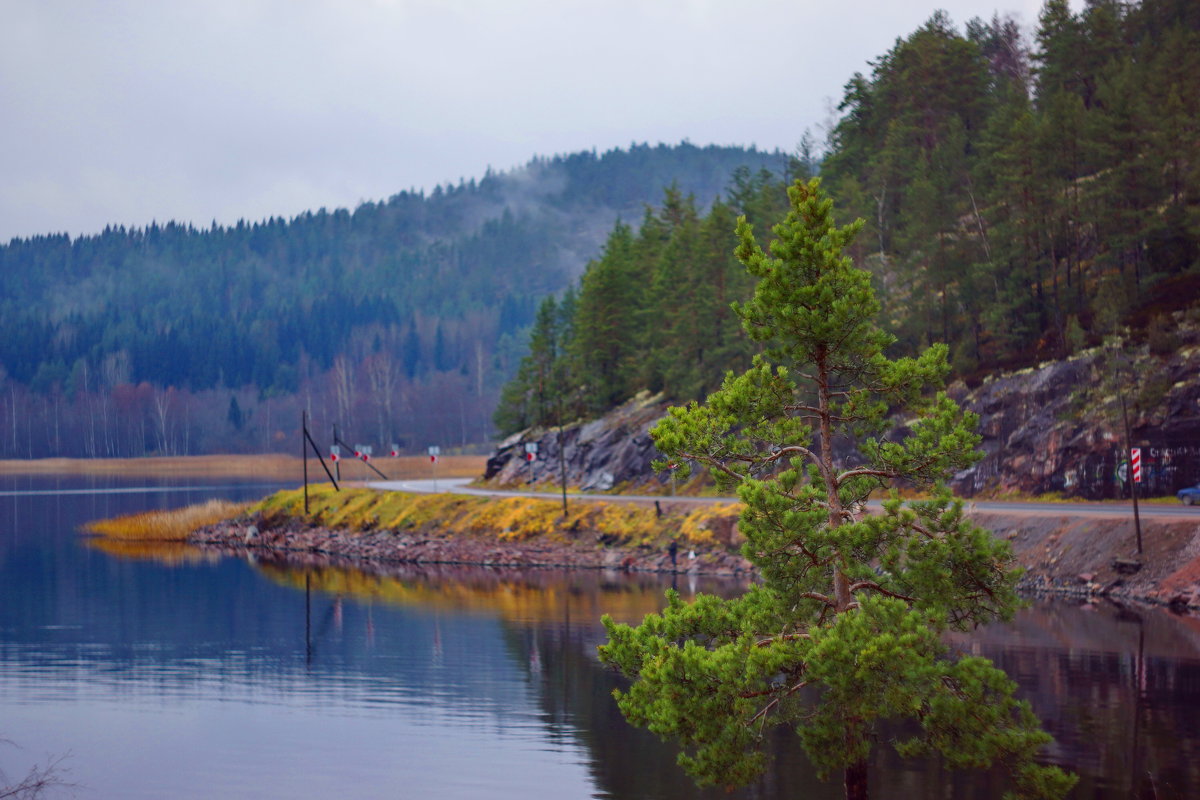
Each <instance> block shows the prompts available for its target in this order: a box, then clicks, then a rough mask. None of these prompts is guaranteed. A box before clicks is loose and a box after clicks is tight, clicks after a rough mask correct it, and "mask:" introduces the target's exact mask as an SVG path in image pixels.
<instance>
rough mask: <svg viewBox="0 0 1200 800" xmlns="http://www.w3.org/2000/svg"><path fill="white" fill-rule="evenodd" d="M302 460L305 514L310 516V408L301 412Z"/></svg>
mask: <svg viewBox="0 0 1200 800" xmlns="http://www.w3.org/2000/svg"><path fill="white" fill-rule="evenodd" d="M300 432H301V436H300V460H301V461H303V462H304V516H306V517H307V516H308V410H307V409H305V410H303V411H301V412H300Z"/></svg>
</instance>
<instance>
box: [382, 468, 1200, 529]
mask: <svg viewBox="0 0 1200 800" xmlns="http://www.w3.org/2000/svg"><path fill="white" fill-rule="evenodd" d="M470 483H471V479H470V478H449V479H443V480H436V481H435V480H408V481H371V482H370V483H368V484H367V485H368V486H370V487H372V488H374V489H387V490H390V491H394V492H413V493H417V494H429V493H438V492H452V493H455V494H470V495H477V496H480V497H541V498H545V499H547V500H554V499H557V498H559V497H561V496H562V495H561V494H560V493H558V492H544V491H537V492H534V491H513V490H500V489H478V488H474V487H471V486H469V485H468V484H470ZM567 499H568V500H624V501H642V502H654V501H655V500H658V501H660V502H665V501H670V502H672V503H689V504H690V503H713V502H733V501H735V500H737V498H736V497H682V496H681V497H670V496H667V495H632V494H620V495H618V494H583V493H580V492H567ZM870 505H872V506H875V507H878V506H879V503H878V501H872V502H871V503H870ZM1138 505H1139V508H1138V511H1139V514H1140V515H1141V516H1142V517H1143V518H1146V519H1180V518H1184V519H1194V520H1197V521H1198V522H1200V506H1184V505H1162V504H1160V503H1139V504H1138ZM967 510H968V512H976V513H977V512H995V513H1018V514H1020V513H1024V514H1040V515H1043V516H1047V515H1048V516H1057V515H1061V516H1064V517H1122V516H1130V517H1132V516H1133V505H1132V504H1131V503H1128V502H1124V503H1032V502H993V501H980V502H972V501H967Z"/></svg>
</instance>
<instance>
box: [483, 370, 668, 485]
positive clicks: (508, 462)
mask: <svg viewBox="0 0 1200 800" xmlns="http://www.w3.org/2000/svg"><path fill="white" fill-rule="evenodd" d="M667 405H668V404H667V403H665V402H663V401H662V399H661V398H659V397H651V396H650V395H649V394H647V393H643V394H640V395H638V396H637V397H635V398H634V399H632V400H630V401H629V402H627V403H625V404H624V405H622V406H620V407H619V408H617V409H615V410H613V411H611V412H609V413H608V414H606V415H604V416H603V417H601V418H599V419H595V420H591V421H590V422H582V423H575V424H571V425H567V426H565V427H564V429H563V431H562V433H561V441H562V453H563V459H562V462H561V463H560V459H559V441H560V438H559V436H560V434H559V431H558V429H557V428H554V429H551V430H533V431H523V432H521V433H518V434H514V435H513V436H510V437H509V438H508V439H505V440H504V441H503V442H501V443H500V446H499V447H498V448H497V449H496V452H495V453H493V454H492V456H491V458H489V459H488V462H487V471H486V472H485V473H484V478H485V479H487V480H490V481H493V482H495V483H496V484H499V485H501V486H516V485H530V484H532V485H538V484H550V485H555V486H557V485H559V484H560V482H561V480H562V467H563V466H564V465H565V467H566V477H567V485H568V486H575V487H579V488H581V489H584V490H586V491H596V492H603V491H608V490H609V489H612V488H614V487H618V486H621V487H633V486H644V485H646V484H654V485H657V486H660V487H661V486H665V485H666V484H667V483H668V482H669V481H670V477H669V476H666V475H662V476H660V475H657V474H656V473H655V472H654V470H653V469H652V468H651V466H650V464H651V462H653V461H654V459H656V458H658V457H659V453H658V450H656V449H655V447H654V442H653V441H652V440H651V439H650V428H652V427H653V426H654V423H656V422H657V421H658V420H659V419H661V418H662V417H663V416H664V415H665V414H666V413H667ZM527 444H534V445H536V449H537V452H536V457H535V458H534V459H533V460H532V461H528V460H526V457H525V456H526V445H527Z"/></svg>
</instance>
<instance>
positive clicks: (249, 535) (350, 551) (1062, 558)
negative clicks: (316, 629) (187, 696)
mask: <svg viewBox="0 0 1200 800" xmlns="http://www.w3.org/2000/svg"><path fill="white" fill-rule="evenodd" d="M974 516H975V520H976V522H978V523H979V524H981V525H983V526H984V527H986V528H988V529H989V530H992V531H993V532H994V533H995V535H997V536H998V537H1001V538H1004V539H1007V540H1008V541H1009V542H1010V543H1011V544H1012V546H1013V550H1014V553H1015V554H1016V556H1017V560H1018V561H1019V562H1020V564H1021V565H1022V566H1023V567H1024V568H1025V570H1026V572H1025V575H1024V577H1023V578H1022V581H1021V588H1022V590H1023V591H1024V592H1026V593H1027V594H1030V595H1034V596H1037V595H1057V596H1066V597H1073V598H1077V599H1079V600H1080V601H1082V602H1089V601H1095V600H1099V599H1102V598H1107V599H1110V600H1114V601H1117V602H1133V603H1145V604H1153V605H1159V606H1166V607H1169V608H1171V609H1173V610H1177V611H1181V612H1182V611H1187V610H1189V609H1200V517H1198V518H1197V519H1196V520H1190V519H1184V520H1178V521H1176V520H1144V521H1143V540H1144V544H1145V547H1144V551H1143V553H1142V554H1141V555H1140V556H1139V555H1137V554H1136V553H1134V552H1133V530H1132V523H1130V522H1129V521H1128V520H1127V519H1125V518H1124V517H1123V516H1122V515H1120V514H1118V513H1114V514H1113V516H1112V517H1111V518H1109V517H1103V518H1088V519H1081V518H1078V517H1070V516H1066V515H1062V514H1055V513H1054V512H1053V511H1047V512H1038V513H1031V512H1022V513H1012V514H999V513H986V514H982V513H981V514H976V515H974ZM572 535H573V536H574V537H575V538H569V537H565V536H537V537H533V538H527V539H522V540H519V541H502V540H499V539H497V538H495V537H494V536H487V535H481V534H478V533H461V532H455V531H450V530H446V529H444V528H440V527H438V526H436V525H425V526H419V527H416V528H409V529H404V530H401V529H388V528H377V529H367V530H354V529H350V528H339V527H325V526H322V525H319V524H316V523H314V522H311V521H308V520H304V519H302V518H298V517H295V516H289V515H283V514H271V515H264V514H262V513H256V514H254V515H252V516H249V517H243V518H239V519H235V520H230V521H228V522H224V523H220V524H217V525H212V526H209V527H206V528H202V529H201V530H199V531H197V532H195V533H194V534H192V536H191V537H190V538H189V542H190V543H192V544H194V545H198V546H201V547H203V548H206V549H214V550H218V551H220V552H225V553H236V554H241V555H245V554H254V553H260V554H261V553H270V554H272V555H273V556H275V557H279V558H283V559H285V560H286V559H289V558H293V559H296V560H304V559H311V557H313V556H318V557H323V558H328V559H331V560H337V561H340V562H343V563H349V564H370V565H387V564H442V565H477V566H484V567H490V568H554V569H591V570H612V571H621V572H640V573H647V572H650V573H656V572H657V573H679V574H694V575H712V576H723V577H739V578H752V577H753V576H754V573H755V570H754V568H753V566H752V565H751V564H750V563H749V562H748V561H746V559H744V558H743V557H742V556H741V555H740V554H739V553H737V552H735V551H736V547H735V546H734V545H733V543H732V542H729V540H728V539H726V540H725V542H726V543H717V542H714V543H713V546H712V547H707V548H706V547H702V546H694V547H693V546H689V545H683V546H681V547H679V549H678V550H677V551H676V552H675V553H674V555H673V556H672V553H671V552H670V551H669V550H668V549H666V548H663V547H658V546H651V545H644V544H643V545H631V544H620V543H618V542H617V541H615V537H611V536H609V535H607V534H604V533H603V532H600V531H586V532H579V531H576V532H574V533H573V534H572Z"/></svg>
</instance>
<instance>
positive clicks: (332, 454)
mask: <svg viewBox="0 0 1200 800" xmlns="http://www.w3.org/2000/svg"><path fill="white" fill-rule="evenodd" d="M341 457H342V448H340V447H338V446H337V445H336V444H331V445H330V446H329V460H330V461H333V462H337V460H338V459H340V458H341Z"/></svg>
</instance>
